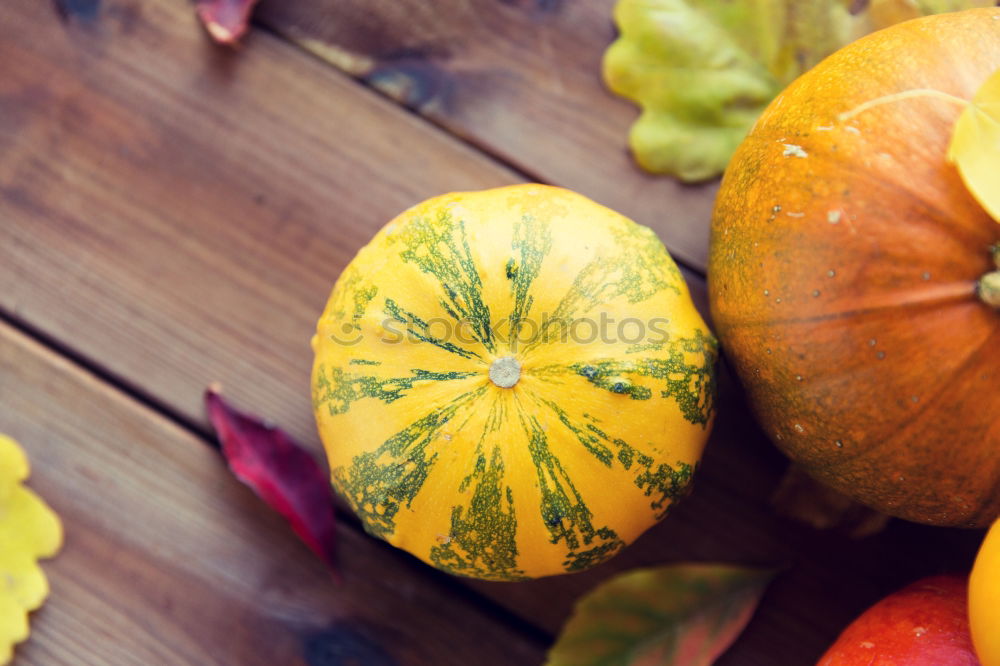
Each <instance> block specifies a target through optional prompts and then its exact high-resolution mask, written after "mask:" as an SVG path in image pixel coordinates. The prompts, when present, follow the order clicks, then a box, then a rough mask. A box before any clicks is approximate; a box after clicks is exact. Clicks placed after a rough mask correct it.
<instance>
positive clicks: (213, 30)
mask: <svg viewBox="0 0 1000 666" xmlns="http://www.w3.org/2000/svg"><path fill="white" fill-rule="evenodd" d="M257 1H258V0H198V4H197V6H196V7H195V11H197V12H198V18H200V19H201V22H202V23H204V24H205V29H206V30H208V34H210V35H211V36H212V38H213V39H214V40H215V41H217V42H219V43H221V44H235V43H236V40H238V39H239V38H240V37H242V36H243V34H244V33H245V32H246V31H247V24H248V23H249V21H250V12H251V11H253V6H254V5H255V4H257Z"/></svg>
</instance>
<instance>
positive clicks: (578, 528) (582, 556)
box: [519, 406, 625, 572]
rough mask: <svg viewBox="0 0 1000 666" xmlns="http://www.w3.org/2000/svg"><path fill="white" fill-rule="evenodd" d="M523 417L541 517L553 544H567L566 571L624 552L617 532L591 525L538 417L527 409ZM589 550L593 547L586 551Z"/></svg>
mask: <svg viewBox="0 0 1000 666" xmlns="http://www.w3.org/2000/svg"><path fill="white" fill-rule="evenodd" d="M519 407H520V406H519ZM519 417H520V421H521V425H522V428H523V429H524V431H525V433H526V434H527V436H528V451H529V453H530V455H531V460H532V463H533V464H534V466H535V470H536V473H537V475H538V489H539V492H540V494H541V502H540V504H541V511H540V516H539V517H540V519H541V520H542V522H543V524H544V525H545V527H546V529H547V531H548V533H549V542H550V543H552V544H558V543H559V542H560V541H561V542H564V547H565V548H566V551H567V552H566V556H565V557H566V559H565V560H564V561H563V568H564V569H565V570H566V571H567V572H572V571H581V570H583V569H587V568H590V567H592V566H594V565H596V564H599V563H600V562H603V561H604V560H606V559H608V558H609V557H611V556H612V555H614V554H615V553H617V552H618V551H619V550H621V549H622V548H624V547H625V542H624V541H622V540H621V539H619V538H618V534H617V533H616V532H615V531H614V530H612V529H611V528H609V527H607V526H605V527H600V528H595V527H594V525H593V523H592V521H591V519H592V517H593V514H592V513H591V511H590V509H589V508H588V507H587V504H586V502H585V501H584V499H583V497H581V495H580V493H579V492H578V491H577V489H576V486H575V484H574V483H573V481H572V479H570V478H569V476H568V475H567V473H566V470H565V469H564V468H563V466H562V463H561V462H560V461H559V459H558V458H557V457H556V456H555V455H553V454H552V452H551V451H550V450H549V446H548V435H547V434H546V432H545V429H544V428H543V427H542V425H541V423H539V421H538V417H536V416H533V415H528V414H526V413H525V411H524V410H523V409H520V414H519ZM550 481H551V482H550ZM595 541H596V543H595ZM592 544H593V545H592ZM586 546H591V547H590V548H589V549H585V548H584V547H586Z"/></svg>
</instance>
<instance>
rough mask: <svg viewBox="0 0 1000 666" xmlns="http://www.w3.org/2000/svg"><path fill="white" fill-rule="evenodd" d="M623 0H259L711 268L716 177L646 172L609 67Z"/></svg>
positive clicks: (399, 90) (285, 28)
mask: <svg viewBox="0 0 1000 666" xmlns="http://www.w3.org/2000/svg"><path fill="white" fill-rule="evenodd" d="M613 6H614V0H597V1H591V2H572V1H569V2H560V1H558V0H505V1H504V2H497V1H496V0H444V1H439V2H434V3H427V2H425V1H424V0H263V2H261V3H260V6H259V7H258V10H257V13H256V20H257V21H258V22H260V23H261V24H263V25H266V26H267V27H268V28H270V29H272V30H275V31H277V32H279V33H281V34H284V35H287V36H288V37H289V38H291V39H293V40H295V41H296V42H298V43H299V44H301V45H302V46H303V47H305V48H306V49H308V50H310V51H312V52H314V53H316V54H318V55H320V56H321V57H323V58H326V59H327V60H328V61H330V62H331V63H333V64H335V65H337V66H338V67H341V68H342V69H344V70H345V71H347V72H348V73H350V74H351V75H353V76H356V77H358V78H359V79H361V80H363V81H365V82H367V83H369V84H371V85H373V86H374V87H376V88H377V89H379V90H381V91H383V92H385V93H386V94H388V95H389V96H391V97H393V98H395V99H397V100H399V101H400V102H402V103H403V104H405V105H406V106H408V107H410V108H412V109H415V110H416V111H418V112H419V113H421V114H423V115H424V116H426V117H428V118H430V119H431V120H432V121H433V122H435V123H438V124H440V125H442V126H443V127H446V128H448V129H449V130H451V131H452V132H454V133H455V134H458V135H460V136H464V137H466V138H467V139H468V140H469V141H471V142H472V143H474V144H476V145H478V146H481V147H483V148H485V149H486V150H488V151H489V152H490V153H492V154H494V155H498V156H500V157H502V158H503V159H504V160H505V161H507V162H508V163H510V164H514V165H516V166H517V167H518V168H519V169H521V170H523V171H524V172H525V173H529V174H534V175H535V177H536V178H538V179H541V180H544V181H547V182H551V183H553V184H556V185H563V186H565V187H569V188H571V189H575V190H577V191H579V192H581V193H583V194H586V195H587V196H590V197H592V198H594V199H596V200H597V201H600V202H601V203H603V204H605V205H608V206H611V207H612V208H614V209H616V210H618V211H620V212H622V213H624V214H626V215H628V216H629V217H632V218H633V219H635V220H637V221H639V222H641V223H642V224H646V225H648V226H650V227H652V228H653V229H655V230H656V231H657V232H658V233H659V234H660V237H661V238H663V239H664V241H665V242H666V244H667V246H668V247H669V248H670V249H671V251H672V252H673V253H674V255H675V256H677V257H679V258H681V259H683V260H684V261H685V262H687V263H688V264H689V265H691V266H693V267H696V268H700V269H704V268H705V266H706V258H707V251H708V224H709V216H710V212H711V205H712V200H713V198H714V195H715V191H716V187H717V186H716V184H715V183H710V184H706V185H702V186H697V187H692V186H683V185H680V184H679V183H678V182H677V181H675V180H674V179H672V178H667V177H662V176H650V175H649V174H646V173H645V172H643V171H642V170H641V169H640V168H639V167H637V166H636V165H635V163H634V162H633V160H632V158H631V156H630V155H629V154H628V150H627V136H628V132H629V127H630V126H631V124H632V122H633V121H634V120H635V118H636V116H637V115H638V112H637V109H636V107H635V106H633V105H632V104H631V103H629V102H627V101H626V100H623V99H621V98H618V97H616V96H614V95H612V94H611V93H610V92H608V91H607V90H606V88H605V87H604V85H603V83H602V82H601V79H600V72H601V58H602V56H603V53H604V50H605V49H606V48H607V46H608V45H609V44H610V43H611V41H612V40H613V39H614V37H615V28H614V25H613V23H612V20H611V10H612V7H613Z"/></svg>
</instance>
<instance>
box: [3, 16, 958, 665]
mask: <svg viewBox="0 0 1000 666" xmlns="http://www.w3.org/2000/svg"><path fill="white" fill-rule="evenodd" d="M569 4H570V3H565V6H569ZM572 4H574V5H576V4H585V3H572ZM344 6H345V7H346V8H350V7H353V5H351V4H350V3H344ZM345 11H347V9H345ZM352 11H353V10H352ZM573 11H577V10H573ZM580 11H583V10H580ZM331 20H332V19H331ZM345 20H347V19H346V18H345ZM525 39H527V40H528V41H529V42H531V39H533V38H530V36H525ZM390 43H391V42H390ZM531 43H534V42H531ZM387 48H388V47H387ZM482 57H483V58H486V56H485V55H483V56H482ZM491 57H494V56H491ZM496 57H498V56H496ZM0 61H2V62H3V63H4V67H3V68H2V70H0V105H2V109H3V113H0V310H2V311H3V312H4V313H5V314H6V316H8V317H10V318H13V319H15V320H16V321H18V322H21V323H23V324H24V325H26V326H28V327H30V328H32V329H33V330H35V331H38V332H39V333H40V334H42V335H44V336H47V337H49V338H52V339H54V340H56V341H58V343H59V344H60V345H63V346H64V347H65V348H66V349H67V350H69V351H71V352H72V353H74V354H77V355H79V356H80V357H81V358H83V359H85V360H86V361H87V362H89V363H91V364H93V365H94V366H96V367H99V368H100V369H101V370H102V372H105V373H107V375H109V376H111V377H113V378H114V379H115V380H116V381H118V382H120V383H121V384H123V385H125V386H127V387H129V388H130V389H131V390H132V391H134V392H135V393H137V394H141V395H143V396H145V397H147V398H148V399H149V400H150V401H152V402H153V403H155V404H157V405H159V406H161V407H162V408H163V409H165V410H166V411H169V412H170V413H172V414H175V415H177V416H178V417H179V418H181V419H183V420H185V421H187V422H190V423H192V424H194V426H195V427H197V428H203V429H207V424H206V422H205V420H204V415H203V413H202V406H201V393H202V391H203V389H204V387H205V386H206V385H207V384H208V383H210V382H212V381H216V380H218V381H221V382H222V383H223V384H224V386H225V387H226V391H227V394H228V395H229V396H230V397H231V398H232V399H233V400H234V402H235V403H236V404H237V405H238V406H240V407H242V408H244V409H250V410H253V411H255V412H257V413H259V414H261V415H263V416H266V417H269V418H271V419H273V420H274V421H276V422H278V423H280V424H282V425H283V426H284V427H286V428H287V429H288V430H289V431H290V432H292V433H293V434H294V435H295V436H296V437H298V438H299V439H300V440H302V441H303V442H304V443H306V444H307V445H308V446H310V447H313V448H314V450H317V451H318V450H319V444H318V439H317V437H316V435H315V431H314V425H313V420H312V415H311V413H310V404H309V400H308V397H307V396H308V385H307V383H308V374H309V365H310V362H311V355H310V352H309V349H308V340H309V337H310V336H311V334H312V330H313V327H314V322H315V319H316V317H317V316H318V314H319V312H320V310H321V308H322V305H323V303H324V300H325V298H326V295H327V293H328V291H329V289H330V287H331V285H332V283H333V281H334V279H335V278H336V276H337V275H338V274H339V272H340V270H341V269H342V268H343V266H344V265H345V264H346V262H347V261H348V260H349V259H350V258H351V257H352V256H353V254H354V253H355V252H356V251H357V249H358V248H359V247H360V246H361V245H362V244H363V243H364V242H366V241H367V239H368V238H369V237H370V236H371V234H372V233H374V231H375V230H376V229H377V228H378V227H379V226H380V225H381V224H383V223H384V222H386V221H387V220H388V219H390V218H391V217H392V216H393V215H395V214H396V213H397V212H399V211H400V210H403V209H404V208H406V207H407V206H409V205H410V204H412V203H414V202H416V201H418V200H420V199H422V198H425V197H427V196H430V195H432V194H437V193H440V192H444V191H448V190H455V189H466V188H482V187H488V186H492V185H499V184H505V183H509V182H514V181H516V180H518V179H519V176H518V174H516V173H514V172H513V171H511V170H509V169H507V168H504V167H501V166H498V165H497V164H496V163H495V162H494V161H492V160H491V159H489V158H488V157H486V156H484V155H483V154H481V153H479V152H477V151H475V150H473V149H472V148H470V147H469V145H468V144H467V143H465V142H463V141H459V140H457V139H455V138H454V137H451V136H449V135H448V134H447V133H445V132H443V131H440V130H439V129H437V128H435V127H433V126H431V125H430V124H428V123H426V122H425V121H423V120H422V119H421V118H419V117H417V116H415V115H413V114H411V113H409V112H407V111H406V110H404V109H401V108H399V107H398V106H397V105H396V104H394V103H392V102H390V101H389V100H387V99H385V98H384V97H382V96H379V95H377V94H375V93H373V92H372V91H370V90H368V89H366V88H365V87H363V86H361V85H359V84H357V83H356V82H354V81H352V80H350V79H349V78H348V77H346V76H345V75H343V74H341V73H339V72H337V71H335V70H334V69H333V68H331V67H329V66H328V65H326V64H324V63H323V62H321V61H319V60H317V59H315V58H313V57H311V56H309V55H307V54H305V53H303V52H301V50H300V49H297V48H295V47H293V46H291V45H289V44H287V43H284V42H282V41H281V40H280V39H278V38H276V37H274V36H272V35H269V34H263V33H262V32H261V31H254V32H253V33H252V34H251V35H250V36H249V38H248V39H247V40H246V43H245V46H244V48H243V49H241V50H240V51H239V52H237V53H230V52H228V51H225V50H220V49H217V48H215V47H214V46H212V45H211V44H209V43H208V42H207V40H206V39H205V37H204V36H203V34H202V30H201V28H200V26H198V25H197V23H196V21H195V19H194V17H193V14H192V12H191V11H190V6H189V4H188V3H187V2H185V1H184V0H145V1H143V2H139V1H138V0H106V1H105V2H104V3H103V4H102V9H101V14H100V16H99V17H98V18H97V19H96V20H95V21H94V22H93V23H90V24H84V23H79V22H73V23H69V24H62V23H60V22H59V20H58V19H57V18H56V16H55V14H54V13H53V12H52V11H51V8H50V7H49V6H48V5H46V4H45V3H32V2H27V1H26V0H19V1H18V2H15V3H7V4H4V5H2V6H0ZM491 62H492V65H491V66H492V67H494V68H496V69H497V71H499V72H502V71H503V70H504V68H505V67H507V63H506V62H505V61H503V60H497V61H491ZM511 66H512V67H513V66H515V65H511ZM526 85H527V84H526ZM532 85H536V86H537V85H541V84H539V83H537V82H536V83H535V84H532ZM539 94H540V93H539ZM494 103H496V104H499V103H500V102H499V101H496V100H494ZM503 108H504V107H503V106H502V105H501V106H500V107H499V109H500V110H498V111H497V113H505V111H503ZM581 140H583V139H581ZM591 149H592V150H595V152H593V153H588V154H587V156H586V159H585V160H582V158H581V159H578V158H579V156H580V154H579V153H576V152H571V153H567V156H564V157H563V159H565V160H566V161H568V162H577V163H579V164H578V167H579V168H580V169H582V170H585V167H586V168H589V167H587V166H586V165H587V164H589V163H594V164H597V163H600V162H602V160H605V159H607V157H606V155H605V153H604V152H602V150H603V149H597V148H593V147H592V148H591ZM512 150H513V149H512ZM520 150H522V148H517V151H520ZM525 150H527V148H525ZM588 150H590V149H588ZM594 168H603V167H601V166H600V165H597V166H595V167H594ZM623 168H624V167H623ZM657 182H661V181H657ZM632 195H633V196H635V198H640V197H638V195H637V191H633V192H632ZM672 201H675V200H674V199H673V198H670V197H668V198H667V199H666V204H665V207H663V208H662V210H664V211H669V210H672V208H671V203H670V202H672ZM660 229H661V233H662V225H661V228H660ZM692 286H693V287H694V288H695V289H696V290H703V286H704V285H703V283H695V284H693V285H692ZM92 407H93V406H92ZM95 409H97V412H98V413H100V409H99V408H95ZM720 412H721V414H722V418H720V420H719V424H718V427H717V430H716V432H715V434H714V435H713V437H712V440H711V442H710V444H709V452H708V455H707V457H706V460H705V464H704V466H703V467H702V469H701V470H700V472H699V473H698V475H697V477H696V482H695V493H694V495H693V496H692V497H691V498H690V499H688V500H686V501H685V502H683V503H681V504H680V505H679V507H678V509H677V511H676V512H675V513H674V515H672V516H671V517H670V518H668V520H667V521H666V522H665V523H663V524H662V525H660V526H658V527H656V528H654V529H653V530H651V531H650V533H649V534H647V535H646V536H644V537H643V538H642V539H641V540H640V541H639V543H638V544H636V545H635V546H634V547H632V548H629V549H628V550H626V552H625V553H624V554H623V555H621V556H620V557H618V558H616V559H615V560H613V561H612V562H611V563H609V564H608V565H605V566H602V567H600V568H598V569H597V570H595V571H592V572H588V573H585V574H579V575H574V576H563V577H558V578H553V579H545V580H541V581H535V582H531V583H523V584H503V585H501V584H483V583H468V584H469V585H470V586H471V587H473V588H474V589H476V590H478V591H480V592H482V593H484V594H486V595H488V596H490V597H492V598H493V599H494V600H496V601H499V602H500V603H502V604H504V605H505V606H506V607H508V608H510V609H512V610H513V611H515V612H516V613H517V614H519V615H520V616H522V617H524V618H527V619H528V620H530V621H531V622H533V623H535V624H536V625H537V626H540V627H542V628H543V629H545V630H546V631H549V632H555V631H556V630H557V629H558V627H559V626H560V625H561V624H562V622H563V621H564V620H565V618H566V615H567V613H568V612H569V609H570V607H571V606H572V603H573V601H574V600H575V599H576V598H578V597H579V596H580V595H581V594H583V593H584V592H585V591H586V590H588V589H590V588H591V587H592V586H593V585H595V584H596V583H597V582H598V581H600V580H603V579H606V578H607V577H609V576H610V575H612V574H613V573H615V572H617V571H620V570H622V569H625V568H630V567H633V566H640V565H650V564H656V563H660V562H666V561H676V560H681V559H696V560H720V561H731V562H745V563H757V564H764V565H787V566H788V567H789V568H788V571H787V572H786V574H785V575H784V576H782V577H781V578H780V579H779V580H778V582H777V583H776V584H775V586H774V587H773V588H772V590H771V592H770V593H769V594H768V596H767V597H766V598H765V602H764V605H763V606H762V608H761V611H760V613H759V614H758V616H757V618H756V619H755V620H754V622H753V624H752V625H751V627H750V629H749V631H748V633H747V634H746V635H745V636H744V638H743V639H741V641H740V642H739V644H738V645H737V646H736V648H735V649H734V651H733V652H732V653H731V655H732V656H731V657H727V659H732V660H733V661H730V663H734V664H741V665H742V664H754V663H760V664H769V663H774V660H775V658H776V657H775V655H781V658H782V659H786V658H787V663H800V662H801V663H808V662H809V661H810V660H814V659H815V658H816V656H818V655H819V653H820V652H821V651H822V650H823V648H825V646H826V644H827V643H828V642H829V641H830V640H831V639H832V638H833V636H834V635H835V634H836V633H837V632H838V631H839V629H840V628H841V627H842V626H843V625H844V624H845V623H846V621H847V620H848V619H849V618H850V617H851V616H852V615H853V614H854V613H856V612H857V611H859V610H860V609H861V608H862V607H863V606H865V605H866V604H867V603H870V602H871V601H874V600H875V599H876V598H878V596H880V595H881V594H883V593H885V592H888V591H889V590H890V589H891V588H892V587H895V586H897V584H902V583H904V582H908V580H910V579H912V577H915V576H916V575H917V574H919V573H922V572H925V571H926V572H931V571H935V570H938V569H943V568H960V567H961V566H966V565H967V560H968V558H969V557H971V552H972V549H973V548H974V543H975V539H976V538H977V535H976V534H970V533H960V532H952V531H942V530H929V529H927V528H920V527H917V526H912V525H902V524H895V523H894V524H893V525H892V526H891V527H890V528H889V531H887V532H886V533H885V534H884V535H883V536H880V537H878V538H876V539H873V540H869V541H865V542H863V543H861V544H855V543H851V542H849V541H847V540H845V539H842V538H840V537H837V536H836V535H832V534H821V533H816V532H812V531H810V530H807V529H805V528H801V527H796V526H794V525H791V524H790V523H787V522H785V521H782V520H781V519H779V518H776V517H775V516H774V515H773V512H772V511H771V510H770V508H769V506H768V503H767V502H768V497H769V495H770V493H771V490H772V488H773V486H774V485H775V483H776V482H777V480H778V478H779V476H780V473H781V471H782V469H783V466H784V462H783V460H782V459H781V458H780V456H778V454H777V453H776V452H775V450H774V449H773V448H772V447H771V446H770V445H769V444H768V443H767V442H766V441H765V440H764V439H763V438H762V436H761V435H760V433H759V431H758V430H757V429H756V428H755V427H754V426H753V425H752V422H751V419H750V416H749V415H748V414H747V412H746V408H745V406H744V401H743V399H742V397H741V396H740V395H739V394H738V392H737V391H736V390H735V389H734V387H732V386H730V387H728V388H727V390H726V396H725V397H724V399H723V402H722V405H721V409H720ZM96 436H98V435H95V437H96ZM133 441H134V442H138V443H137V444H135V445H134V446H132V447H131V448H130V449H128V456H129V457H130V458H131V459H139V458H141V457H142V456H143V455H145V451H144V445H145V440H143V439H141V438H133ZM104 483H107V484H113V483H117V481H115V478H114V477H107V478H106V479H105V481H104ZM276 529H277V528H276ZM346 538H347V537H345V540H346ZM355 539H356V542H357V543H365V542H366V540H365V539H362V538H359V537H355ZM352 543H354V542H352ZM918 546H919V547H918ZM380 547H381V546H380ZM365 552H367V551H365ZM404 559H405V558H404ZM405 561H409V560H408V559H406V560H405ZM425 571H429V570H425ZM359 575H362V576H363V575H365V574H359ZM397 582H398V584H399V586H401V587H403V588H404V589H405V586H406V585H411V584H414V585H419V584H421V583H420V581H419V580H418V581H416V582H403V581H397ZM378 583H379V581H378V580H374V581H364V582H362V581H358V584H364V585H376V584H378ZM831 590H835V591H836V595H833V594H832V593H831ZM372 594H374V595H376V596H378V594H383V595H384V593H379V592H372ZM818 600H819V601H818ZM377 601H378V603H382V601H381V600H377ZM818 604H819V605H818ZM434 607H435V608H437V607H438V606H437V605H435V606H434ZM387 617H389V619H386V620H385V624H387V625H392V626H394V627H395V626H397V622H396V621H395V620H393V619H391V616H387ZM421 626H423V625H421ZM427 631H428V632H432V630H431V629H430V628H428V629H427ZM428 640H437V637H431V638H429V639H428ZM154 663H155V662H154Z"/></svg>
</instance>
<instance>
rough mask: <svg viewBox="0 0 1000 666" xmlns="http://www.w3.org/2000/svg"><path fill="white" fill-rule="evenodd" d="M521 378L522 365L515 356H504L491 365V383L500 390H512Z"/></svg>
mask: <svg viewBox="0 0 1000 666" xmlns="http://www.w3.org/2000/svg"><path fill="white" fill-rule="evenodd" d="M520 378H521V364H520V363H518V361H517V359H516V358H514V357H513V356H503V357H501V358H498V359H496V360H495V361H493V363H492V364H491V365H490V381H492V382H493V383H494V384H496V385H497V386H499V387H500V388H511V387H512V386H514V384H517V380H519V379H520Z"/></svg>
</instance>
